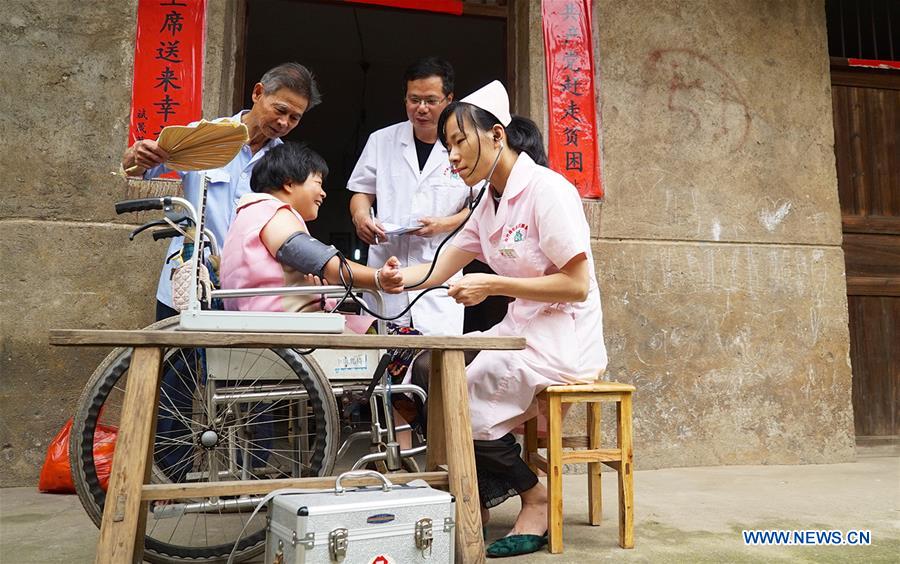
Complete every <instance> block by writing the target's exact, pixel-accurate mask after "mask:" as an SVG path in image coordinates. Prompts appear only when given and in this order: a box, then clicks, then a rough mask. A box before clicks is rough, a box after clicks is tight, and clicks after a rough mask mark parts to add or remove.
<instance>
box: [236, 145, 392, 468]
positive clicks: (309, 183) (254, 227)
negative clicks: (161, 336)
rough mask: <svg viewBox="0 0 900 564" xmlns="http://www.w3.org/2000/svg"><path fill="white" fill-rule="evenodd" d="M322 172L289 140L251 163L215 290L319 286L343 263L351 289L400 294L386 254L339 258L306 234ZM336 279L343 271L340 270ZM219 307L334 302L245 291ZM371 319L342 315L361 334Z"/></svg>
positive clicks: (259, 440)
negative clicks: (375, 260)
mask: <svg viewBox="0 0 900 564" xmlns="http://www.w3.org/2000/svg"><path fill="white" fill-rule="evenodd" d="M327 175H328V165H327V164H326V163H325V161H324V159H322V157H321V156H320V155H319V154H317V153H316V152H315V151H313V150H311V149H309V148H308V147H306V146H304V145H301V144H298V143H292V142H286V143H284V144H282V145H279V146H277V147H274V148H272V149H270V150H269V151H268V152H267V153H266V154H265V155H264V156H263V157H262V158H261V159H260V161H259V162H258V163H257V164H256V166H255V167H254V169H253V176H252V177H251V179H250V188H251V190H252V193H250V194H247V195H245V196H243V197H242V198H241V199H240V200H239V201H238V203H237V215H236V217H235V219H234V221H233V222H232V224H231V227H230V228H229V230H228V234H227V235H226V237H225V244H224V246H223V247H222V252H221V264H220V280H221V284H222V288H223V289H243V288H266V287H284V286H308V285H321V284H322V283H323V282H324V281H331V282H337V281H338V280H341V275H340V274H341V273H340V272H339V269H341V268H345V269H346V268H349V269H350V270H351V271H352V277H353V281H354V285H355V286H359V287H363V288H369V289H378V290H381V291H384V292H389V293H398V292H400V291H401V289H402V286H401V278H400V271H399V264H400V263H399V261H398V260H397V259H396V258H394V257H391V258H390V259H389V260H388V262H387V263H386V264H385V265H384V266H383V267H382V268H381V269H378V270H375V269H372V268H369V267H367V266H363V265H360V264H356V263H354V262H351V261H344V262H343V264H344V265H345V266H343V267H342V266H341V257H339V256H338V250H337V249H335V248H334V247H333V246H329V245H325V244H323V243H321V242H319V241H318V240H316V239H314V238H312V237H311V236H310V235H309V231H308V229H307V227H306V222H307V221H312V220H314V219H316V217H317V216H318V214H319V207H320V206H321V205H322V202H323V201H324V200H325V190H324V189H323V188H322V183H323V182H324V181H325V177H326V176H327ZM344 276H345V277H346V276H347V272H346V270H345V272H344ZM224 301H225V307H226V309H232V310H240V311H276V312H283V311H287V312H310V311H321V310H323V309H326V308H327V309H329V310H330V309H332V308H333V305H334V303H333V302H334V300H325V299H324V298H322V297H320V296H318V295H293V296H289V295H286V296H277V295H275V296H252V297H246V298H236V299H228V300H224ZM371 323H372V318H371V317H369V316H365V315H347V316H346V325H347V327H348V328H349V329H350V330H351V331H353V332H355V333H365V332H366V330H367V329H368V327H369V326H370V325H371ZM248 410H249V411H251V412H256V413H255V415H254V417H253V421H254V425H253V429H252V431H249V432H252V433H253V437H252V438H253V444H254V445H255V446H256V447H257V448H254V449H253V451H252V452H251V457H252V459H253V460H254V461H256V462H266V460H267V459H268V458H269V449H270V448H271V447H272V445H271V442H272V439H271V438H272V437H273V436H274V435H275V431H274V427H273V415H272V409H271V407H270V408H268V409H264V408H262V407H261V406H256V405H249V406H248Z"/></svg>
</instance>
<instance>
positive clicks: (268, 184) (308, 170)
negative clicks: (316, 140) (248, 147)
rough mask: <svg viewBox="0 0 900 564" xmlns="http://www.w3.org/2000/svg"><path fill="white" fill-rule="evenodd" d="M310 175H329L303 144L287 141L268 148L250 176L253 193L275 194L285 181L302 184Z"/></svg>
mask: <svg viewBox="0 0 900 564" xmlns="http://www.w3.org/2000/svg"><path fill="white" fill-rule="evenodd" d="M312 174H319V175H321V176H322V181H324V180H325V178H326V177H327V176H328V164H327V163H326V162H325V159H323V158H322V156H321V155H320V154H319V153H317V152H315V151H313V150H312V149H310V148H309V147H307V146H306V145H305V144H303V143H295V142H293V141H286V142H284V143H282V144H281V145H277V146H275V147H272V148H271V149H269V150H268V151H267V152H266V154H265V155H263V157H262V158H261V159H259V162H258V163H256V166H254V167H253V175H252V176H251V177H250V189H251V190H253V191H254V192H275V191H277V190H281V187H282V186H284V185H285V184H287V183H288V182H299V183H303V182H306V180H307V179H308V178H309V176H310V175H312Z"/></svg>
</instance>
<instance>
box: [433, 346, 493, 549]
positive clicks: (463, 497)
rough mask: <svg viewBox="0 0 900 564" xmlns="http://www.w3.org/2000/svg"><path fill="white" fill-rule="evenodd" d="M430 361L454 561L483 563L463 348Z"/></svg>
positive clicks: (482, 542) (439, 352) (434, 357)
mask: <svg viewBox="0 0 900 564" xmlns="http://www.w3.org/2000/svg"><path fill="white" fill-rule="evenodd" d="M431 362H432V364H437V365H438V366H439V368H438V370H439V373H440V375H441V389H442V391H443V394H444V397H443V398H442V399H443V400H444V406H445V407H446V409H444V410H443V412H444V413H443V415H444V432H445V435H446V441H447V447H446V448H447V471H448V473H449V479H450V493H452V494H453V496H454V497H455V498H456V560H457V561H458V562H464V563H466V564H468V563H470V562H484V560H485V555H484V538H483V537H482V536H481V503H480V500H479V497H478V478H477V476H476V474H475V450H474V447H473V443H472V421H471V418H470V416H469V392H468V388H467V386H466V362H465V355H464V354H463V351H433V352H432V356H431ZM429 393H431V392H430V390H429ZM430 405H431V404H429V406H430ZM429 409H430V407H429ZM429 428H430V427H429Z"/></svg>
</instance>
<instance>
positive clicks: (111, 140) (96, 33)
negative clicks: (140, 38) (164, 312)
mask: <svg viewBox="0 0 900 564" xmlns="http://www.w3.org/2000/svg"><path fill="white" fill-rule="evenodd" d="M236 1H237V0H228V1H227V2H210V3H209V8H208V13H207V37H208V45H209V46H210V49H209V52H208V53H207V55H206V64H207V68H208V69H215V72H210V71H207V72H206V75H205V80H204V108H205V109H206V110H207V111H206V112H205V114H206V115H213V116H215V115H219V112H220V111H226V112H230V110H231V95H232V90H231V83H232V81H233V75H234V70H233V68H234V63H233V61H234V48H235V47H234V41H233V38H232V37H231V36H232V35H233V34H234V31H233V30H234V22H233V18H234V5H235V3H236ZM136 6H137V2H136V1H135V0H129V1H127V2H104V1H100V0H91V1H89V2H74V1H68V2H66V1H63V0H54V1H51V2H47V1H44V0H33V1H31V0H13V1H8V2H5V3H4V5H3V17H2V18H0V45H2V47H0V49H2V54H3V60H4V61H5V63H6V69H7V70H6V72H4V73H3V76H2V77H0V104H2V111H0V184H2V186H3V187H4V190H5V194H4V198H2V200H0V265H2V266H0V338H2V357H0V470H2V471H0V486H12V485H26V484H29V485H32V484H36V482H37V476H38V472H39V471H40V467H41V464H42V463H43V459H44V455H45V453H46V447H47V444H48V443H49V442H50V439H51V438H52V437H53V436H54V435H55V434H56V432H57V431H58V430H59V428H60V427H61V425H62V424H63V422H65V420H66V419H67V418H68V417H70V415H71V414H72V411H73V409H74V406H75V402H76V400H77V398H78V395H79V393H80V391H81V388H82V385H83V384H84V382H85V381H86V380H87V378H88V377H89V376H90V373H91V371H92V370H93V367H94V366H95V365H96V364H97V362H98V361H99V360H100V358H102V356H103V355H104V354H106V352H107V351H104V350H101V349H74V348H65V349H61V348H51V347H49V346H48V345H47V331H48V330H49V329H50V328H65V327H96V328H113V327H140V326H144V325H146V324H147V323H149V322H151V321H152V319H153V315H154V304H153V301H152V299H150V297H151V296H153V295H154V294H155V286H156V279H157V276H158V273H159V265H160V262H161V260H162V257H163V254H164V247H163V246H162V245H161V244H159V243H153V242H152V241H151V240H150V239H149V237H144V238H140V239H138V240H136V241H135V242H132V243H129V241H128V237H127V235H128V231H129V230H130V229H131V227H132V226H131V225H129V224H126V223H125V222H126V221H135V219H134V218H133V217H131V218H129V217H124V218H117V217H116V216H115V213H114V211H113V208H112V202H114V201H115V200H117V199H122V198H124V197H125V195H126V188H125V185H124V181H123V180H122V179H121V178H119V177H118V176H116V174H115V173H116V172H117V171H118V169H119V160H120V158H121V154H122V151H123V150H124V148H125V143H126V140H127V131H128V113H129V107H130V101H131V80H132V62H133V56H134V32H135V24H136V22H135V14H136ZM226 36H227V37H229V39H228V40H227V41H226V40H225V37H226ZM221 69H225V72H222V70H221ZM223 109H224V110H223Z"/></svg>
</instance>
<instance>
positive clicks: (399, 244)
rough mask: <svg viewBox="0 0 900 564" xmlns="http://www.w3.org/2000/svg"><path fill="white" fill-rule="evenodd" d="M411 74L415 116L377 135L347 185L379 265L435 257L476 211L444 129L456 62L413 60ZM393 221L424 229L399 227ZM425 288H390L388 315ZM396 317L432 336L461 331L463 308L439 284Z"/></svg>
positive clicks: (372, 259)
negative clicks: (442, 136) (441, 122)
mask: <svg viewBox="0 0 900 564" xmlns="http://www.w3.org/2000/svg"><path fill="white" fill-rule="evenodd" d="M403 78H404V82H405V84H406V94H405V96H404V103H405V104H406V115H407V117H408V118H409V120H408V121H404V122H402V123H398V124H395V125H391V126H389V127H386V128H384V129H380V130H378V131H376V132H374V133H372V135H370V136H369V140H368V142H367V143H366V146H365V148H364V149H363V152H362V155H360V158H359V161H358V162H357V163H356V167H354V169H353V173H352V174H351V175H350V179H349V180H348V182H347V189H348V190H351V191H353V192H356V194H354V195H353V197H351V198H350V214H351V216H352V218H353V224H354V225H355V226H356V233H357V235H358V236H359V238H360V239H362V240H363V241H365V242H366V243H367V244H369V245H370V247H369V260H368V264H369V266H374V267H378V266H381V265H383V264H384V262H385V261H386V260H387V259H388V257H390V256H392V255H393V256H396V257H397V258H399V259H400V262H401V263H402V265H401V266H403V267H405V266H412V265H415V264H420V263H427V262H431V261H433V260H434V259H435V253H436V251H437V247H438V245H439V244H440V243H441V241H443V240H444V238H445V237H447V236H448V234H449V233H450V232H451V231H453V230H454V229H455V228H456V227H457V226H459V224H460V223H462V221H463V220H464V219H465V217H466V215H467V214H468V211H469V210H468V207H467V206H466V201H467V199H468V198H469V196H470V190H469V188H468V187H467V186H466V185H465V183H464V182H463V181H462V179H460V177H459V175H457V174H456V173H455V172H454V169H453V167H452V166H451V165H450V161H449V159H448V156H447V149H446V148H445V147H444V146H443V145H442V144H441V142H440V141H438V134H437V122H438V117H440V115H441V112H442V111H443V110H444V108H445V107H447V104H449V103H450V102H451V101H453V81H454V73H453V67H452V66H451V65H450V63H448V62H447V61H444V60H441V59H438V58H436V57H427V58H424V59H420V60H418V61H416V62H414V63H413V64H412V65H410V66H409V68H407V69H406V72H405V74H404V77H403ZM373 205H376V206H377V210H378V213H377V215H376V214H375V213H374V212H373V211H372V210H373ZM385 224H390V225H391V226H392V227H394V228H396V227H401V228H409V227H417V229H415V230H413V231H410V232H407V233H402V234H400V233H392V232H391V231H392V229H385ZM458 275H459V274H458V273H457V276H458ZM418 294H419V293H418V292H406V293H403V294H382V295H383V297H384V307H385V310H386V313H387V314H389V315H396V314H398V313H399V312H400V311H402V310H403V309H404V308H405V307H406V306H407V305H408V304H409V303H410V301H412V300H413V299H415V297H416V296H417V295H418ZM394 323H395V324H397V325H401V326H411V327H414V328H416V329H418V330H419V331H421V332H422V333H424V334H426V335H458V334H461V333H462V329H463V306H461V305H459V304H457V303H456V302H455V301H454V300H453V299H452V298H450V297H448V296H447V292H446V291H445V290H434V291H431V292H428V293H427V294H425V295H424V296H423V297H422V298H421V299H420V300H419V301H418V302H416V304H415V305H414V306H413V309H412V310H411V312H410V314H407V315H405V316H404V317H402V318H399V319H397V320H396V321H394Z"/></svg>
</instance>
